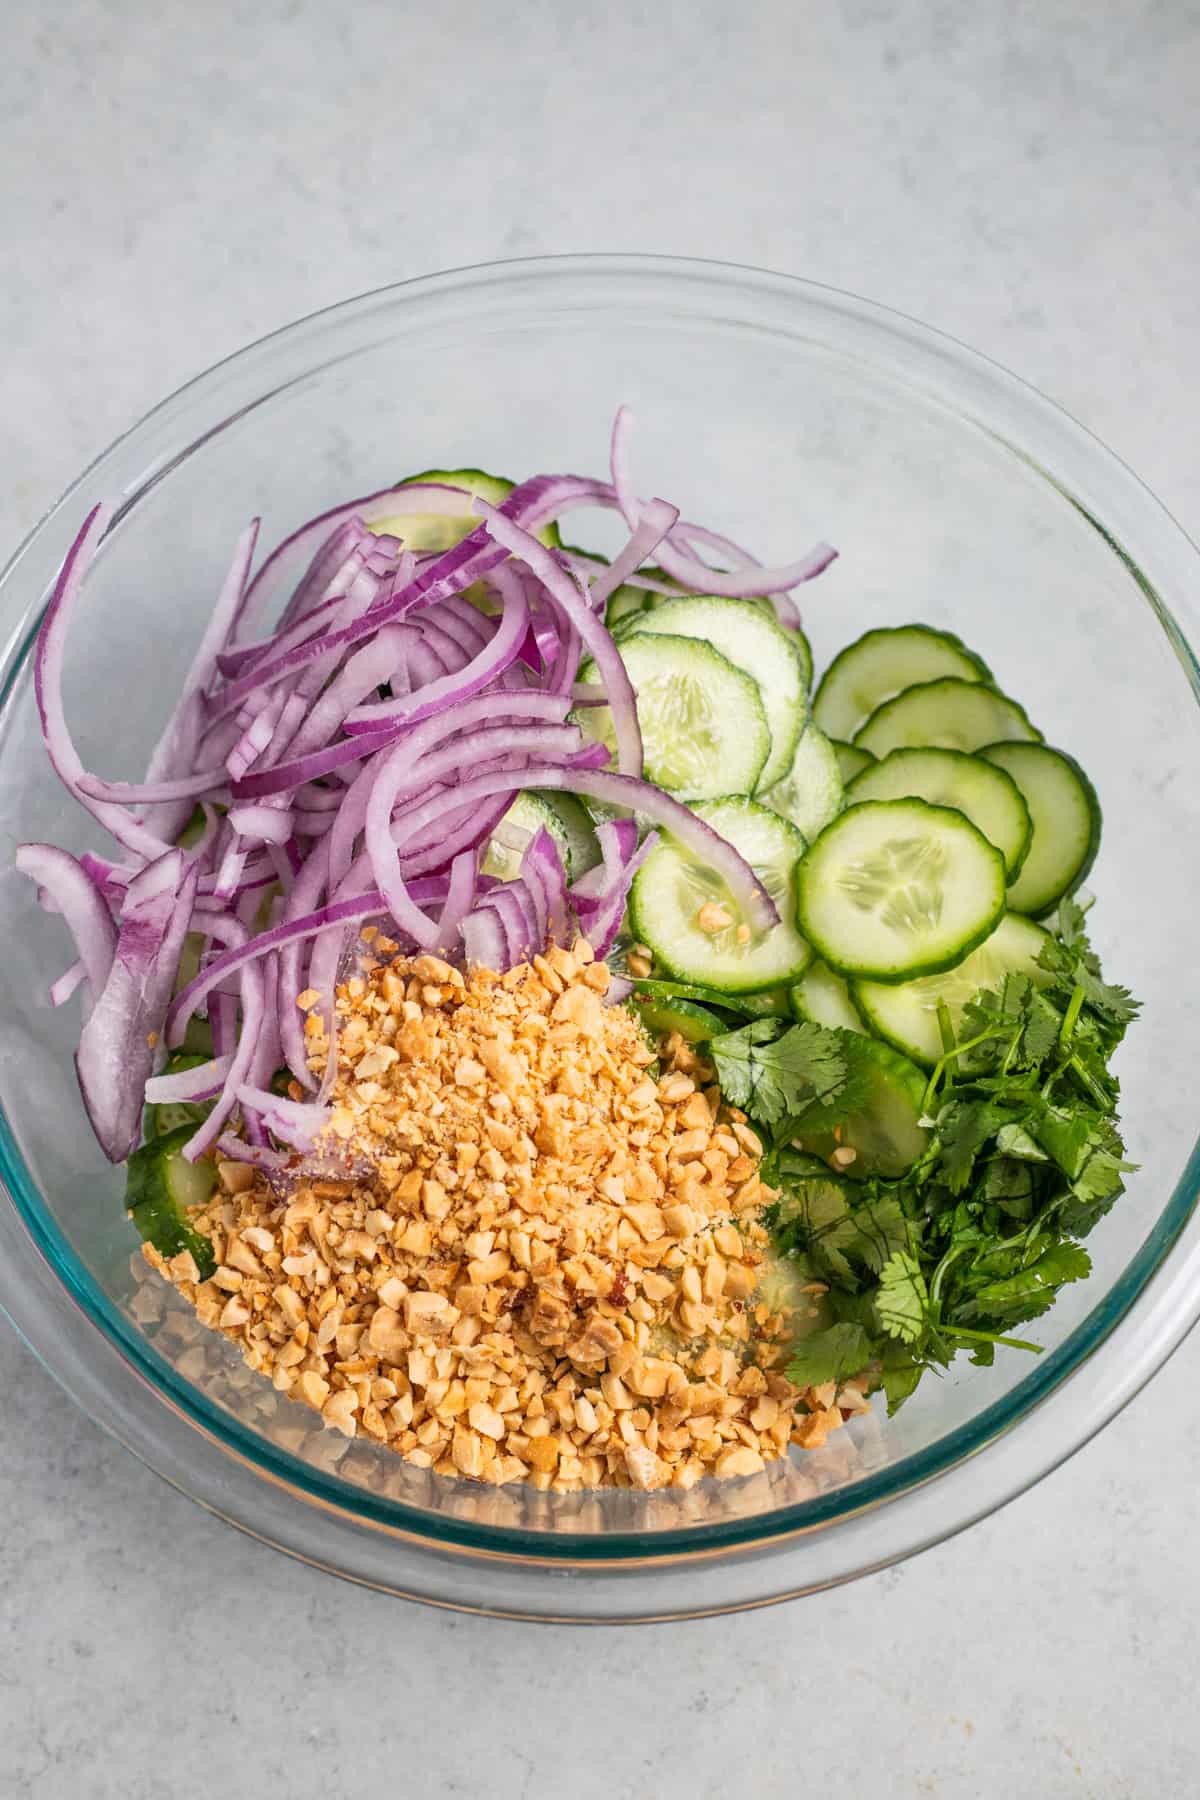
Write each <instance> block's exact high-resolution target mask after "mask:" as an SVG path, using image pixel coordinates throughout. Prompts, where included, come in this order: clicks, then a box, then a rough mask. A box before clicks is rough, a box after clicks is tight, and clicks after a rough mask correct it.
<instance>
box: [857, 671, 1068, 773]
mask: <svg viewBox="0 0 1200 1800" xmlns="http://www.w3.org/2000/svg"><path fill="white" fill-rule="evenodd" d="M1041 735H1042V734H1041V732H1040V731H1039V730H1038V729H1037V727H1036V726H1035V725H1031V724H1030V722H1029V720H1028V718H1027V717H1026V714H1025V709H1024V707H1023V706H1018V705H1017V702H1016V701H1015V700H1010V699H1009V697H1008V695H1007V694H1002V693H1000V692H999V690H998V689H996V688H992V687H985V686H983V685H982V683H980V682H975V681H960V680H959V679H958V678H957V677H955V676H946V677H944V678H943V679H942V680H940V681H923V682H921V683H920V684H919V685H918V686H917V687H910V688H905V690H904V692H903V693H902V694H897V695H896V696H895V698H894V699H892V700H885V701H884V703H883V705H882V706H881V707H880V708H879V709H878V711H876V712H873V713H872V714H871V717H870V718H869V719H868V720H867V722H866V724H865V725H864V726H863V727H862V730H861V731H860V732H859V733H858V735H857V736H856V737H855V740H854V742H855V743H856V744H857V745H858V747H859V748H860V749H862V750H869V751H870V752H871V755H872V756H880V757H882V756H887V755H889V754H890V752H891V751H893V750H911V749H914V748H915V747H916V746H917V745H919V744H932V745H934V746H935V747H937V748H938V749H943V750H967V751H970V750H981V749H982V748H983V746H984V745H985V744H995V743H999V742H1000V741H1001V740H1002V739H1003V740H1004V741H1006V742H1007V741H1008V740H1009V739H1012V738H1024V739H1026V740H1027V741H1034V742H1036V741H1037V740H1039V739H1040V738H1041Z"/></svg>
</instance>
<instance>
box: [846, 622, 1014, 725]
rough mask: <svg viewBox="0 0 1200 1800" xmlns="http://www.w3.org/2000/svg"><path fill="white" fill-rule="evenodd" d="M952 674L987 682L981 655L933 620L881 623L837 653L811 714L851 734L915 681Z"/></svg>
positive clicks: (970, 679)
mask: <svg viewBox="0 0 1200 1800" xmlns="http://www.w3.org/2000/svg"><path fill="white" fill-rule="evenodd" d="M943 675H955V676H957V677H958V678H959V679H960V680H961V681H990V680H991V678H992V676H991V670H990V669H989V668H988V666H987V664H986V663H985V662H984V661H983V658H982V657H979V656H976V654H975V652H974V651H973V650H968V649H967V646H966V645H965V644H964V643H963V642H962V640H961V638H957V637H955V635H954V633H953V632H952V631H938V630H936V629H935V628H934V626H932V625H885V626H880V627H878V628H877V629H876V630H874V631H864V633H863V635H862V636H861V637H860V638H856V639H855V641H854V642H853V643H852V644H847V646H846V648H845V649H844V650H841V651H839V652H838V654H837V655H836V656H835V657H834V659H833V661H832V662H831V663H830V665H829V667H828V668H827V669H826V671H825V673H824V675H822V677H821V680H820V682H819V684H818V686H817V691H816V693H815V695H814V696H813V718H814V719H815V720H816V721H817V724H818V725H819V726H820V727H821V730H822V731H823V732H825V733H826V735H827V736H829V737H831V738H847V739H848V738H852V737H854V736H855V734H856V733H857V731H858V730H859V727H860V726H862V725H863V724H865V723H866V721H867V720H868V719H869V718H870V716H871V714H872V713H873V712H874V711H875V710H876V708H877V707H879V706H881V705H882V703H883V702H884V701H885V700H889V699H890V698H891V696H892V695H893V694H898V693H900V692H901V691H902V690H903V689H904V688H907V687H912V686H913V684H914V683H915V682H918V681H936V680H937V679H938V678H939V677H940V676H943Z"/></svg>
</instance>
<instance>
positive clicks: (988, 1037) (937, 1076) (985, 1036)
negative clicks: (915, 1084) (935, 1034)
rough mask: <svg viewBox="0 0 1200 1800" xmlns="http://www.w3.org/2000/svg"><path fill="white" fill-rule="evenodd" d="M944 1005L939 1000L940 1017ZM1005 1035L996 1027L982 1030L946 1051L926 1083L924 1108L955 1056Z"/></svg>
mask: <svg viewBox="0 0 1200 1800" xmlns="http://www.w3.org/2000/svg"><path fill="white" fill-rule="evenodd" d="M944 1005H945V1001H939V1002H938V1010H939V1018H940V1013H941V1008H942V1007H943V1006H944ZM1003 1035H1004V1034H1003V1032H1000V1031H997V1030H995V1029H993V1030H991V1031H981V1032H980V1033H979V1034H978V1036H977V1037H973V1038H967V1040H966V1041H965V1043H962V1044H955V1045H954V1046H953V1047H952V1048H951V1049H949V1050H947V1051H945V1053H944V1054H943V1055H942V1056H940V1057H939V1058H938V1060H937V1062H936V1063H935V1064H934V1065H933V1073H932V1074H931V1075H930V1077H929V1080H928V1081H927V1082H926V1084H925V1098H924V1100H923V1102H922V1109H923V1110H924V1111H925V1112H928V1111H929V1103H930V1101H931V1100H932V1099H933V1097H934V1095H935V1094H936V1093H937V1090H938V1084H939V1082H940V1081H941V1079H942V1076H943V1075H944V1074H945V1073H946V1065H947V1063H950V1062H953V1061H954V1059H955V1057H958V1056H962V1055H963V1054H964V1052H966V1051H967V1050H975V1049H977V1048H978V1046H979V1045H980V1044H990V1043H991V1042H992V1039H993V1038H998V1037H1002V1036H1003Z"/></svg>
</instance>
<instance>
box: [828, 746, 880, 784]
mask: <svg viewBox="0 0 1200 1800" xmlns="http://www.w3.org/2000/svg"><path fill="white" fill-rule="evenodd" d="M829 741H830V743H831V744H832V745H833V749H834V754H835V755H836V757H837V765H838V773H839V774H840V776H841V778H842V783H843V785H844V786H845V787H849V786H850V783H851V782H852V781H853V780H854V777H855V776H856V775H861V774H862V772H863V770H864V769H869V768H870V767H871V764H872V763H873V762H874V761H875V758H874V757H873V756H872V755H871V752H870V751H869V750H864V749H863V748H862V747H861V745H859V744H843V743H842V742H841V740H840V739H839V738H830V740H829Z"/></svg>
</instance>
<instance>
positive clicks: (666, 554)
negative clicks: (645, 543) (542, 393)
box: [611, 406, 837, 599]
mask: <svg viewBox="0 0 1200 1800" xmlns="http://www.w3.org/2000/svg"><path fill="white" fill-rule="evenodd" d="M632 423H633V415H632V413H631V412H630V410H629V408H628V407H627V406H619V407H618V408H617V413H616V418H615V419H614V420H613V429H612V445H611V462H612V485H613V489H614V491H615V493H616V497H617V504H618V506H619V507H620V509H621V513H622V515H623V517H624V519H625V523H626V524H627V525H628V527H629V529H630V530H631V531H633V530H634V529H635V528H636V527H637V524H638V522H639V520H640V519H641V516H642V512H643V505H642V502H641V501H640V500H639V499H638V498H637V495H636V493H635V492H634V487H633V482H632V480H631V478H630V473H629V432H630V428H631V425H632ZM691 529H692V527H690V526H688V525H686V524H685V525H683V526H681V527H680V528H679V533H673V534H672V535H673V536H674V535H679V534H682V535H684V536H686V535H687V533H688V532H689V531H690V530H691ZM720 541H721V542H722V543H723V544H726V545H728V543H729V541H728V539H721V540H720ZM729 547H730V548H732V547H733V546H729ZM836 556H837V551H836V550H835V549H834V548H833V546H832V545H831V544H817V545H815V546H814V548H813V549H812V550H810V551H809V553H808V555H807V556H804V557H801V558H800V560H799V561H798V562H794V563H788V564H786V565H785V566H784V567H782V568H778V569H765V568H761V567H759V566H758V565H755V566H754V567H752V568H748V569H747V568H743V569H735V570H734V571H732V572H728V571H725V570H720V569H710V568H709V567H708V565H707V563H702V562H699V561H698V560H697V559H696V558H695V557H694V556H689V555H687V554H686V552H681V551H679V550H676V549H675V548H674V547H673V544H672V542H671V538H667V539H666V540H665V541H664V542H663V544H662V545H661V546H660V548H659V551H658V561H659V564H660V565H661V567H662V568H663V570H664V571H665V572H666V573H667V574H668V575H670V576H672V577H673V578H674V579H675V580H676V581H680V582H682V583H683V585H684V586H685V587H688V588H691V589H693V591H694V592H696V593H699V594H724V595H727V596H729V597H730V598H732V599H745V598H747V597H750V596H753V595H757V594H773V593H776V592H778V590H779V589H781V588H794V587H798V586H799V585H800V583H801V582H802V581H811V580H812V579H813V577H814V576H816V575H820V574H821V572H822V571H823V570H824V569H827V568H828V567H829V565H830V563H831V562H832V561H833V560H834V558H835V557H836Z"/></svg>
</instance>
